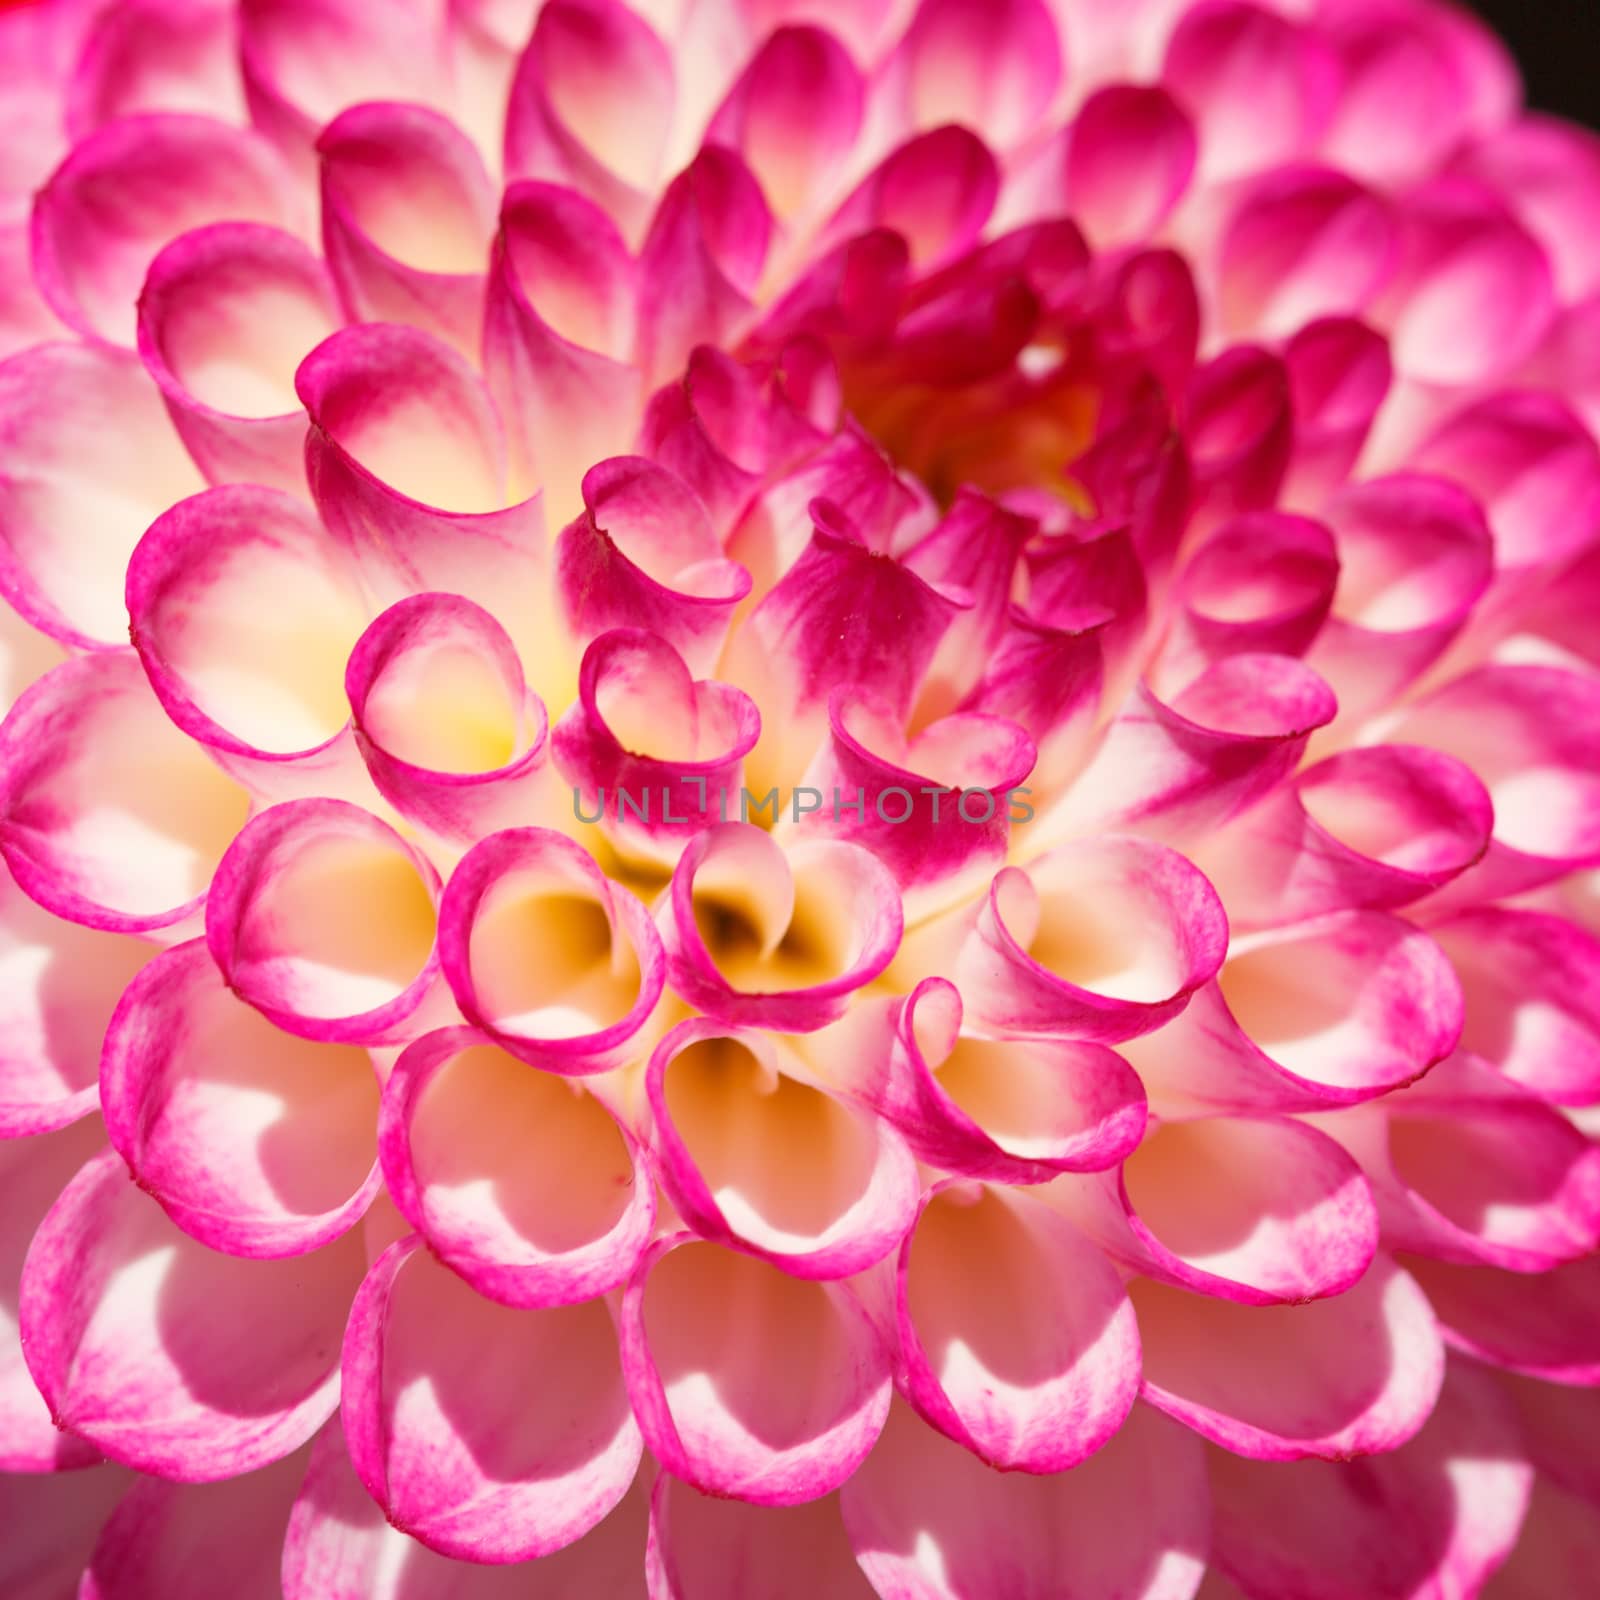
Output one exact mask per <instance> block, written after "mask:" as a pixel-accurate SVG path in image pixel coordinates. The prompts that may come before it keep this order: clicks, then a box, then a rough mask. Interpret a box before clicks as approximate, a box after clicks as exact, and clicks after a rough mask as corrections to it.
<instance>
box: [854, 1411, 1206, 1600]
mask: <svg viewBox="0 0 1600 1600" xmlns="http://www.w3.org/2000/svg"><path fill="white" fill-rule="evenodd" d="M1208 1501H1209V1496H1208V1494H1207V1490H1206V1483H1205V1462H1204V1458H1203V1457H1202V1455H1201V1452H1200V1448H1199V1445H1198V1443H1197V1442H1196V1441H1195V1440H1194V1439H1193V1438H1191V1437H1189V1436H1187V1435H1186V1434H1185V1433H1184V1431H1183V1429H1181V1428H1179V1427H1177V1426H1176V1425H1175V1424H1173V1423H1171V1422H1169V1421H1168V1420H1167V1419H1166V1418H1165V1417H1163V1416H1161V1415H1160V1414H1159V1413H1158V1412H1155V1411H1153V1410H1151V1408H1150V1407H1148V1406H1142V1405H1136V1406H1135V1407H1134V1408H1133V1411H1132V1413H1131V1414H1130V1415H1129V1418H1128V1420H1127V1422H1126V1423H1124V1424H1123V1426H1122V1428H1121V1429H1120V1430H1119V1431H1118V1432H1117V1434H1116V1435H1115V1436H1114V1437H1113V1438H1112V1440H1111V1441H1110V1443H1109V1444H1107V1445H1106V1446H1105V1447H1104V1448H1103V1449H1102V1450H1100V1451H1099V1452H1098V1453H1097V1454H1095V1455H1094V1456H1092V1457H1090V1459H1089V1460H1088V1461H1086V1462H1084V1463H1083V1464H1082V1465H1081V1466H1078V1467H1075V1468H1074V1469H1073V1470H1072V1471H1070V1472H1060V1473H1054V1474H1051V1475H1050V1476H1047V1477H1035V1476H1032V1475H1030V1474H1027V1473H1020V1472H995V1471H994V1470H993V1469H992V1468H989V1467H986V1466H985V1465H984V1464H983V1463H982V1462H981V1461H979V1460H978V1459H977V1458H976V1457H974V1456H973V1455H971V1454H970V1453H969V1452H968V1451H966V1450H963V1449H961V1448H960V1446H958V1445H955V1444H952V1443H950V1442H949V1441H948V1440H945V1439H942V1438H940V1437H939V1435H938V1434H936V1433H935V1432H933V1431H932V1429H930V1428H926V1427H924V1426H923V1425H922V1424H921V1423H920V1422H919V1421H918V1420H917V1419H916V1417H915V1416H913V1415H912V1414H911V1412H910V1411H909V1409H907V1408H904V1407H897V1408H896V1409H895V1412H894V1414H893V1416H892V1417H891V1418H890V1422H889V1426H888V1428H887V1430H886V1431H885V1434H884V1437H883V1440H882V1442H881V1443H880V1444H879V1446H878V1448H877V1449H876V1450H875V1451H874V1452H873V1453H872V1455H871V1456H870V1457H868V1459H867V1462H866V1464H865V1466H863V1468H862V1469H861V1470H860V1471H859V1472H858V1473H857V1474H856V1476H855V1477H854V1478H853V1479H852V1480H851V1481H850V1482H849V1483H848V1484H847V1485H846V1486H845V1489H844V1492H843V1494H842V1496H841V1502H842V1506H843V1511H844V1519H845V1527H846V1529H847V1530H848V1532H849V1535H850V1542H851V1544H852V1545H853V1546H854V1547H855V1551H856V1558H857V1560H859V1561H860V1563H861V1565H862V1566H863V1568H865V1570H866V1572H867V1575H868V1577H869V1578H870V1579H871V1582H872V1586H873V1588H874V1589H875V1590H876V1591H877V1593H878V1594H880V1595H882V1596H884V1597H886V1600H966V1597H967V1596H971V1595H980V1594H981V1595H989V1594H1009V1595H1016V1596H1018V1597H1022V1596H1027V1597H1028V1600H1044V1597H1045V1596H1050V1597H1052V1600H1101V1597H1103V1596H1106V1595H1112V1594H1115V1595H1122V1596H1126V1597H1127V1600H1190V1597H1191V1596H1193V1594H1194V1592H1195V1590H1196V1589H1197V1588H1198V1587H1199V1585H1200V1580H1201V1578H1202V1576H1203V1575H1204V1572H1205V1556H1206V1549H1207V1542H1208V1527H1207V1524H1208V1522H1209V1516H1208V1512H1209V1504H1208Z"/></svg>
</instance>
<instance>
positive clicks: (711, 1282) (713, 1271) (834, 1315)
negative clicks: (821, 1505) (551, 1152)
mask: <svg viewBox="0 0 1600 1600" xmlns="http://www.w3.org/2000/svg"><path fill="white" fill-rule="evenodd" d="M622 1359H623V1368H624V1371H625V1372H626V1374H627V1379H628V1395H629V1399H630V1400H631V1402H632V1404H633V1409H634V1413H635V1415H636V1416H637V1417H638V1419H639V1426H640V1428H641V1429H642V1430H643V1432H644V1436H645V1441H646V1442H647V1443H648V1445H649V1446H650V1449H651V1450H652V1451H653V1452H654V1454H655V1455H656V1457H657V1458H658V1459H659V1460H660V1461H661V1463H662V1465H663V1466H664V1467H666V1469H667V1470H668V1471H669V1472H671V1473H672V1474H673V1475H674V1476H675V1477H679V1478H683V1479H685V1480H686V1481H687V1482H689V1483H690V1484H692V1485H694V1487H696V1488H697V1489H700V1490H702V1491H703V1492H705V1493H707V1494H713V1495H719V1496H723V1497H727V1498H732V1499H738V1500H749V1501H752V1502H753V1503H755V1504H756V1505H763V1506H792V1505H799V1504H802V1503H804V1502H806V1501H809V1500H817V1499H820V1498H821V1497H822V1496H824V1495H827V1494H830V1493H831V1492H832V1491H833V1490H835V1489H837V1488H838V1487H839V1485H840V1484H841V1483H842V1482H844V1481H845V1480H846V1479H847V1478H849V1477H850V1475H851V1473H853V1472H854V1471H855V1470H856V1469H857V1468H858V1467H859V1466H860V1464H861V1462H862V1460H863V1458H864V1457H865V1456H866V1455H867V1453H868V1451H870V1450H871V1448H872V1446H873V1443H874V1441H875V1440H876V1439H877V1437H878V1435H879V1433H880V1432H881V1431H882V1429H883V1421H884V1417H885V1416H886V1415H887V1413H888V1409H889V1394H890V1380H889V1358H888V1353H887V1352H886V1351H885V1350H884V1349H883V1348H882V1344H881V1341H880V1339H879V1335H878V1332H877V1330H876V1329H875V1327H874V1325H873V1323H872V1321H871V1319H870V1318H869V1317H868V1315H867V1313H866V1311H865V1309H864V1308H863V1307H862V1305H861V1304H860V1302H859V1301H858V1300H856V1298H855V1297H854V1296H853V1294H852V1293H851V1291H850V1290H849V1289H848V1288H847V1287H846V1286H844V1285H842V1284H833V1283H814V1282H807V1281H806V1280H804V1279H801V1278H792V1277H790V1276H789V1275H788V1274H787V1273H784V1272H781V1271H779V1270H778V1269H777V1268H776V1267H773V1266H770V1265H768V1264H767V1263H766V1262H764V1261H758V1260H755V1259H754V1258H752V1257H750V1256H745V1255H741V1254H738V1253H736V1252H734V1251H730V1250H723V1249H721V1248H720V1247H718V1246H717V1245H714V1244H709V1243H706V1242H704V1241H701V1240H696V1239H692V1238H691V1237H690V1236H689V1235H687V1234H676V1235H668V1236H665V1237H663V1238H661V1239H659V1240H657V1241H656V1243H655V1245H654V1246H653V1247H652V1248H651V1251H650V1253H649V1254H648V1255H647V1256H646V1257H645V1259H644V1260H643V1261H642V1262H641V1263H640V1265H639V1267H638V1268H637V1269H636V1270H635V1273H634V1278H633V1281H632V1283H630V1285H629V1286H628V1292H627V1295H626V1297H625V1299H624V1301H623V1309H622ZM775 1363H776V1364H779V1365H781V1366H782V1368H783V1370H784V1371H785V1372H786V1373H787V1374H788V1375H789V1381H788V1382H787V1383H785V1384H782V1385H774V1384H773V1383H772V1381H771V1374H772V1372H773V1370H774V1366H775Z"/></svg>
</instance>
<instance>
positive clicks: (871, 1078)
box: [818, 978, 1145, 1183]
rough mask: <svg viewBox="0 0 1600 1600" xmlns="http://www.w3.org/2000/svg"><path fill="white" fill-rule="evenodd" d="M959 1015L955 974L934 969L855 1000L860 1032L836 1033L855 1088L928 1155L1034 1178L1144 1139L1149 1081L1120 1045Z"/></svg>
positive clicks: (1092, 1164) (1097, 1161)
mask: <svg viewBox="0 0 1600 1600" xmlns="http://www.w3.org/2000/svg"><path fill="white" fill-rule="evenodd" d="M961 1021H962V1014H961V998H960V996H959V995H958V994H957V993H956V990H955V986H954V985H953V984H950V983H948V982H946V981H945V980H944V979H943V978H927V979H924V980H923V981H922V982H921V983H919V984H918V985H917V987H916V989H915V990H913V992H912V993H911V994H910V995H909V996H907V997H906V998H905V999H904V1000H894V1001H885V1002H882V1003H881V1004H878V1005H876V1006H873V1007H871V1008H858V1010H857V1012H856V1013H855V1014H854V1015H853V1016H852V1018H851V1019H850V1022H849V1023H847V1024H846V1027H847V1028H848V1029H853V1028H854V1027H856V1026H862V1027H863V1032H862V1033H860V1034H858V1033H855V1032H853V1031H850V1032H846V1033H844V1034H843V1035H842V1036H841V1037H842V1039H847V1040H848V1041H849V1045H848V1048H849V1049H850V1050H851V1051H852V1055H853V1058H854V1068H853V1071H852V1072H850V1073H849V1074H846V1075H845V1080H844V1081H845V1082H846V1084H847V1086H848V1088H849V1090H850V1092H851V1093H853V1094H855V1095H857V1096H859V1097H860V1098H861V1099H862V1100H863V1101H864V1102H865V1103H866V1104H867V1105H869V1106H870V1107H871V1108H872V1109H873V1111H874V1112H876V1113H877V1114H878V1115H879V1116H882V1117H886V1118H888V1119H889V1120H890V1121H891V1122H893V1123H894V1125H895V1126H896V1127H897V1128H899V1130H900V1131H901V1132H902V1133H903V1134H904V1135H905V1137H906V1140H907V1142H908V1143H909V1144H910V1145H911V1148H912V1149H913V1150H914V1151H915V1152H916V1154H917V1155H918V1157H919V1158H920V1159H921V1160H923V1161H926V1162H928V1163H929V1164H930V1165H933V1166H938V1167H942V1168H944V1169H945V1170H946V1171H949V1172H952V1173H957V1174H959V1175H961V1176H963V1177H969V1178H985V1179H989V1180H990V1181H992V1182H997V1183H1039V1182H1048V1181H1049V1180H1050V1178H1051V1177H1052V1176H1054V1175H1055V1174H1056V1173H1058V1172H1094V1171H1099V1170H1101V1169H1103V1168H1107V1167H1111V1166H1114V1165H1116V1164H1117V1163H1118V1162H1119V1161H1121V1160H1122V1159H1123V1158H1124V1157H1125V1156H1127V1155H1129V1154H1130V1153H1131V1152H1132V1151H1133V1149H1134V1148H1135V1147H1136V1146H1137V1145H1138V1143H1139V1140H1140V1139H1141V1137H1142V1136H1143V1134H1144V1130H1145V1100H1144V1088H1143V1085H1142V1084H1141V1083H1140V1082H1139V1078H1138V1075H1137V1074H1136V1073H1135V1072H1134V1071H1133V1070H1132V1069H1131V1068H1130V1067H1129V1066H1128V1065H1127V1063H1126V1062H1125V1061H1123V1060H1122V1058H1121V1057H1120V1056H1118V1055H1116V1054H1115V1053H1114V1052H1113V1051H1111V1050H1108V1049H1106V1048H1105V1047H1104V1046H1103V1045H1097V1044H1089V1043H1082V1042H1078V1041H1075V1040H1066V1039H976V1038H970V1037H962V1036H961V1034H960V1028H961ZM826 1037H827V1036H826V1035H824V1036H823V1038H824V1039H825V1038H826ZM818 1043H819V1046H820V1045H821V1044H822V1040H821V1039H819V1041H818Z"/></svg>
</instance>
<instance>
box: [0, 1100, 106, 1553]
mask: <svg viewBox="0 0 1600 1600" xmlns="http://www.w3.org/2000/svg"><path fill="white" fill-rule="evenodd" d="M104 1148H105V1130H104V1128H102V1127H101V1125H100V1119H99V1118H98V1117H93V1118H90V1117H85V1118H84V1119H83V1120H82V1121H80V1122H79V1123H77V1124H76V1125H75V1126H74V1127H71V1128H64V1129H62V1130H61V1131H59V1132H56V1133H50V1134H48V1135H44V1136H42V1137H41V1136H35V1137H32V1138H26V1139H22V1138H7V1139H5V1140H4V1141H0V1181H3V1182H4V1184H5V1191H6V1209H5V1212H4V1215H3V1217H0V1269H3V1270H4V1272H5V1274H6V1282H7V1283H8V1284H12V1285H14V1284H15V1283H16V1282H17V1279H18V1277H19V1276H20V1275H21V1272H22V1265H23V1261H24V1259H25V1258H26V1256H27V1254H28V1243H29V1240H30V1239H32V1237H33V1234H34V1231H35V1229H37V1227H38V1226H39V1222H40V1219H41V1218H43V1217H44V1215H45V1213H46V1212H48V1211H49V1209H50V1207H51V1206H52V1205H53V1204H54V1203H55V1200H56V1197H57V1196H58V1195H59V1194H60V1193H61V1191H62V1189H64V1188H65V1187H66V1185H67V1183H68V1181H69V1180H70V1179H71V1178H72V1177H73V1176H74V1174H76V1172H77V1171H78V1169H79V1168H80V1167H81V1166H82V1165H83V1163H84V1162H85V1161H87V1160H89V1159H90V1158H91V1157H93V1156H95V1155H97V1154H98V1153H99V1152H100V1151H102V1150H103V1149H104ZM14 1296H15V1290H14V1289H12V1290H10V1291H8V1295H7V1298H6V1300H5V1301H4V1302H0V1486H4V1485H6V1484H8V1483H10V1482H11V1481H12V1475H13V1474H15V1473H24V1472H26V1473H57V1472H65V1471H73V1472H76V1471H77V1469H79V1468H81V1467H86V1466H90V1465H92V1464H93V1463H94V1462H96V1461H98V1460H99V1459H100V1452H99V1451H98V1450H96V1449H95V1447H94V1446H93V1445H92V1444H90V1443H89V1441H88V1440H87V1439H84V1438H81V1437H80V1436H79V1435H78V1434H76V1433H73V1432H71V1431H70V1430H68V1429H66V1428H61V1427H57V1425H56V1420H55V1418H54V1417H52V1416H51V1414H50V1407H49V1406H48V1405H47V1404H46V1403H45V1400H44V1397H43V1396H42V1395H41V1394H40V1393H39V1389H38V1386H37V1385H36V1384H35V1383H34V1381H33V1378H32V1376H31V1375H30V1374H29V1372H28V1366H27V1362H26V1360H25V1359H24V1351H23V1348H22V1344H21V1341H20V1339H19V1338H18V1327H17V1317H16V1301H15V1298H14ZM83 1492H84V1493H85V1494H86V1495H87V1496H88V1497H89V1498H90V1499H91V1500H92V1499H94V1498H95V1487H94V1485H93V1484H92V1483H89V1484H86V1485H85V1486H84V1489H83ZM4 1509H6V1510H7V1511H8V1512H9V1508H4ZM19 1526H20V1525H19ZM7 1543H8V1547H9V1541H8V1542H7ZM7 1553H8V1554H9V1548H8V1551H7ZM7 1576H8V1575H7V1573H6V1571H5V1566H4V1560H3V1558H0V1581H4V1580H5V1579H6V1577H7Z"/></svg>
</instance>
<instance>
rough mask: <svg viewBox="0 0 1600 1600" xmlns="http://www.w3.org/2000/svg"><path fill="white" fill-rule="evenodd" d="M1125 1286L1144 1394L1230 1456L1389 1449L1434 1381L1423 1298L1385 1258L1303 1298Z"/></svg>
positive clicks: (1420, 1413) (1434, 1391)
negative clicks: (1241, 1298) (1253, 1299)
mask: <svg viewBox="0 0 1600 1600" xmlns="http://www.w3.org/2000/svg"><path fill="white" fill-rule="evenodd" d="M1131 1292H1132V1295H1133V1301H1134V1305H1135V1306H1136V1307H1137V1308H1138V1313H1139V1334H1140V1338H1141V1339H1142V1341H1143V1344H1144V1396H1145V1398H1146V1399H1147V1400H1149V1401H1151V1402H1152V1403H1153V1404H1155V1405H1157V1406H1160V1407H1161V1409H1162V1410H1163V1411H1166V1412H1167V1413H1169V1414H1170V1415H1171V1416H1174V1417H1176V1418H1177V1419H1178V1420H1179V1421H1181V1422H1185V1423H1187V1424H1188V1425H1189V1426H1190V1427H1191V1428H1193V1429H1195V1430H1196V1431H1197V1432H1198V1433H1200V1434H1201V1435H1202V1436H1203V1437H1205V1438H1208V1439H1210V1440H1212V1441H1213V1442H1214V1443H1216V1444H1220V1445H1222V1446H1223V1447H1224V1448H1225V1449H1227V1450H1231V1451H1233V1452H1234V1453H1235V1454H1236V1455H1244V1456H1249V1457H1251V1458H1252V1459H1255V1460H1259V1461H1295V1460H1299V1459H1300V1458H1301V1457H1303V1456H1320V1457H1323V1458H1324V1459H1334V1460H1337V1459H1339V1458H1342V1457H1349V1456H1351V1455H1364V1454H1367V1453H1369V1452H1373V1451H1384V1450H1393V1449H1395V1448H1396V1447H1397V1446H1399V1445H1401V1444H1404V1443H1405V1441H1406V1440H1407V1439H1410V1438H1411V1437H1412V1436H1413V1435H1414V1434H1415V1433H1416V1432H1417V1430H1418V1429H1419V1428H1421V1426H1422V1425H1423V1423H1424V1422H1425V1421H1426V1420H1427V1418H1428V1414H1429V1412H1431V1411H1432V1410H1433V1406H1434V1401H1435V1400H1436V1399H1437V1397H1438V1393H1439V1385H1440V1383H1441V1382H1442V1381H1443V1378H1444V1346H1443V1344H1442V1343H1441V1342H1440V1338H1439V1333H1438V1329H1437V1327H1436V1325H1435V1323H1434V1318H1433V1313H1432V1311H1431V1310H1430V1309H1429V1307H1428V1301H1427V1298H1426V1297H1425V1295H1424V1294H1423V1292H1422V1290H1421V1289H1420V1288H1419V1287H1418V1285H1417V1283H1416V1281H1415V1280H1414V1279H1413V1278H1411V1277H1408V1276H1407V1275H1406V1274H1405V1273H1404V1272H1402V1271H1400V1269H1399V1268H1398V1267H1396V1266H1394V1265H1393V1263H1392V1262H1391V1261H1389V1260H1388V1258H1386V1257H1382V1256H1380V1257H1379V1258H1378V1259H1377V1260H1375V1261H1374V1262H1373V1264H1372V1266H1371V1267H1370V1268H1369V1269H1368V1271H1367V1273H1366V1275H1365V1276H1364V1277H1363V1278H1362V1279H1361V1280H1360V1281H1359V1282H1358V1283H1356V1284H1355V1285H1354V1286H1353V1287H1351V1288H1349V1289H1347V1290H1345V1292H1344V1293H1343V1294H1339V1295H1335V1296H1333V1297H1332V1298H1331V1299H1324V1300H1313V1301H1311V1302H1310V1303H1309V1304H1306V1305H1298V1306H1247V1305H1237V1304H1235V1303H1234V1302H1232V1301H1230V1300H1224V1299H1216V1298H1212V1297H1210V1296H1204V1295H1194V1294H1188V1293H1185V1292H1184V1291H1183V1290H1181V1289H1175V1288H1168V1287H1166V1286H1165V1285H1161V1284H1157V1283H1154V1282H1153V1281H1151V1280H1149V1279H1142V1280H1139V1281H1137V1282H1135V1283H1134V1284H1133V1285H1132V1290H1131ZM1288 1351H1292V1352H1293V1358H1292V1360H1284V1359H1283V1357H1284V1354H1285V1352H1288Z"/></svg>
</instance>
